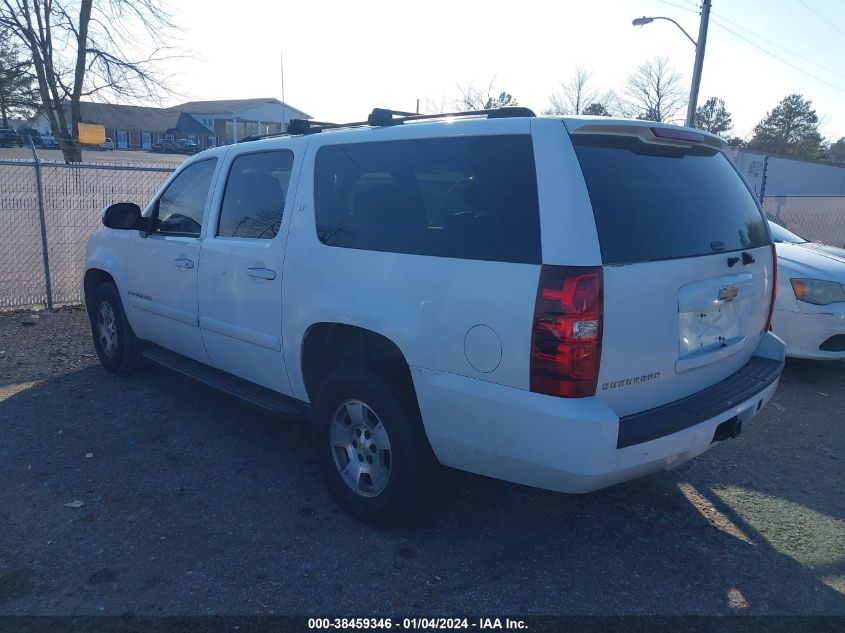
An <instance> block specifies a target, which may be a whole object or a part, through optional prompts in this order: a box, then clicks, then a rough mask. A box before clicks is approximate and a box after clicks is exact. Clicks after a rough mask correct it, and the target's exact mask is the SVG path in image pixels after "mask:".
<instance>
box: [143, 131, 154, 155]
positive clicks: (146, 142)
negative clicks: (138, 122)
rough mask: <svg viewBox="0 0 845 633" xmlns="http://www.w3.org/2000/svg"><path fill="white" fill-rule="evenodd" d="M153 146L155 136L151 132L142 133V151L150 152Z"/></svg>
mask: <svg viewBox="0 0 845 633" xmlns="http://www.w3.org/2000/svg"><path fill="white" fill-rule="evenodd" d="M152 146H153V135H152V134H151V133H150V132H141V149H143V150H147V151H149V150H150V148H151V147H152Z"/></svg>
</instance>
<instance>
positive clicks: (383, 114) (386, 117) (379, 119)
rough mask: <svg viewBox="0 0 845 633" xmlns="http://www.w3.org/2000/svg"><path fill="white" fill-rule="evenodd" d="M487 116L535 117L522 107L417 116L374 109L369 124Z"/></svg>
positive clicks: (530, 111)
mask: <svg viewBox="0 0 845 633" xmlns="http://www.w3.org/2000/svg"><path fill="white" fill-rule="evenodd" d="M474 116H486V117H487V118H488V119H506V118H511V117H534V116H537V115H536V114H534V111H533V110H531V109H530V108H523V107H521V106H506V107H503V108H489V109H487V110H465V111H463V112H444V113H442V114H415V113H413V112H402V111H400V110H388V109H386V108H373V111H372V112H371V113H370V116H369V117H367V123H368V124H369V125H372V126H376V127H385V126H388V125H401V124H402V123H404V122H405V121H425V120H428V119H445V118H454V117H474ZM394 117H398V118H394Z"/></svg>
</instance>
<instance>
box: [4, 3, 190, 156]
mask: <svg viewBox="0 0 845 633" xmlns="http://www.w3.org/2000/svg"><path fill="white" fill-rule="evenodd" d="M0 27H2V28H6V29H8V30H9V32H10V33H12V34H13V36H14V37H16V38H17V39H18V40H19V41H20V42H21V44H22V45H23V47H24V49H25V50H27V51H28V53H29V54H31V55H32V63H33V68H34V70H35V76H36V79H37V82H38V92H39V96H40V99H41V107H42V110H43V113H44V115H45V116H46V117H47V120H48V121H49V123H50V127H51V128H52V129H53V133H54V134H55V135H56V140H57V141H58V142H59V147H60V148H61V150H62V153H63V154H64V158H65V161H67V162H79V161H80V160H82V148H81V145H80V143H79V137H78V136H77V134H76V131H77V130H78V127H77V126H78V124H79V122H80V107H79V103H80V101H81V100H82V99H83V98H90V97H93V96H99V97H100V98H102V99H115V98H123V99H131V100H136V101H137V100H142V101H150V100H160V99H161V97H162V96H163V95H164V94H167V93H168V89H167V86H166V85H165V82H164V80H163V79H162V78H161V76H160V75H159V74H158V73H157V72H156V66H157V63H158V62H161V61H163V60H165V59H168V58H170V57H173V55H171V51H172V49H171V47H169V46H168V45H167V42H168V41H169V40H170V36H171V35H172V32H173V31H174V28H175V27H174V25H173V23H172V21H171V19H170V16H169V15H168V14H167V13H166V12H165V11H164V10H163V9H161V8H160V7H159V5H158V2H157V0H0Z"/></svg>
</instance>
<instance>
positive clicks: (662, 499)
mask: <svg viewBox="0 0 845 633" xmlns="http://www.w3.org/2000/svg"><path fill="white" fill-rule="evenodd" d="M843 383H845V364H842V365H840V366H838V367H832V366H826V367H824V368H820V369H817V368H816V365H810V366H805V365H804V364H795V363H790V364H789V366H788V367H787V370H786V372H785V374H784V379H783V383H782V386H781V390H780V391H779V393H778V396H777V398H776V400H775V402H774V403H773V405H770V407H769V408H767V409H765V410H764V411H763V412H762V413H761V414H760V416H759V417H758V418H757V419H755V422H754V424H753V425H752V427H751V428H750V429H748V430H747V432H745V433H744V434H743V436H742V437H740V438H739V439H737V440H733V441H730V442H726V443H724V444H723V445H721V446H717V447H715V449H714V450H713V451H710V452H709V453H707V454H706V455H704V456H702V457H700V458H699V459H697V460H694V461H693V462H690V463H689V464H687V465H684V466H682V467H680V468H678V469H676V470H674V471H670V472H667V473H661V474H657V475H653V476H650V477H646V478H644V479H642V480H638V481H635V482H629V483H627V484H623V485H620V486H616V487H613V488H610V489H608V490H604V491H600V492H597V493H593V494H590V495H582V496H572V495H562V494H556V493H551V492H547V491H541V490H535V489H531V488H526V487H523V486H518V485H514V484H508V483H505V482H500V481H495V480H491V479H486V478H483V477H477V476H473V475H469V474H466V473H460V472H457V471H451V470H449V471H446V472H445V473H444V474H443V476H442V478H441V480H440V481H438V482H432V484H431V485H432V494H433V496H434V497H435V502H434V503H433V505H432V507H431V508H429V509H428V510H427V511H426V513H425V515H424V516H423V517H421V518H420V519H418V520H417V521H416V522H415V523H414V524H413V525H409V526H405V527H402V528H397V529H393V530H381V531H380V530H376V529H373V528H371V527H368V526H365V525H362V524H360V523H358V522H356V521H354V520H352V519H350V518H348V517H346V516H345V515H343V514H342V513H340V512H339V511H338V510H337V508H336V507H335V506H334V504H333V503H332V502H331V500H330V499H329V498H328V496H327V494H326V493H325V491H324V489H323V486H322V484H321V482H320V480H319V476H318V473H317V468H316V466H315V465H314V461H313V458H312V452H311V450H312V449H311V446H310V434H309V432H308V427H307V424H305V423H304V422H305V421H304V420H280V419H278V418H276V417H274V416H271V415H268V414H265V413H263V412H261V411H258V410H255V409H252V408H250V407H248V406H245V405H243V404H242V403H240V402H238V401H236V400H233V399H231V398H228V397H226V396H224V395H221V394H218V393H215V392H213V391H211V390H208V389H206V388H204V387H202V386H199V385H197V384H195V383H193V382H191V381H189V380H187V379H184V378H182V377H180V376H178V375H175V374H172V373H170V372H166V371H163V370H157V369H152V368H150V369H146V370H144V371H142V372H139V373H138V374H133V375H130V376H114V375H111V374H108V373H107V372H105V371H103V370H102V369H100V368H99V367H91V368H87V369H83V370H79V371H76V372H73V373H68V374H65V375H62V376H59V377H57V378H52V379H49V380H46V381H43V382H40V383H38V384H36V385H33V386H28V387H20V389H19V390H16V389H15V388H14V386H7V387H6V388H5V390H4V391H3V394H5V395H2V396H0V398H2V399H0V428H2V430H3V433H4V438H6V439H4V442H3V443H2V445H0V481H3V482H4V487H5V493H4V496H3V505H2V509H0V517H1V518H2V521H3V523H4V525H5V526H6V528H5V529H4V531H5V538H6V539H8V540H7V542H8V543H10V544H11V545H12V547H10V548H9V549H8V551H5V552H0V613H2V614H9V613H27V614H56V613H59V614H93V613H118V614H119V613H124V612H133V613H137V614H159V613H168V614H252V613H264V614H267V613H271V612H273V613H277V614H280V613H301V614H309V613H310V614H314V613H318V614H325V613H332V614H336V613H343V614H357V615H374V614H379V613H394V614H395V613H397V612H398V613H407V614H415V613H416V614H423V615H430V614H433V613H444V614H445V613H452V614H455V613H480V614H491V613H500V614H501V613H521V614H557V613H567V614H608V613H611V614H666V615H671V614H733V613H740V614H744V613H748V614H773V613H774V614H790V615H794V614H840V615H842V614H845V595H843V591H845V588H843V585H842V582H843V578H845V560H843V558H845V556H844V555H843V553H844V552H845V542H843V538H845V537H843V517H845V512H843V495H842V492H841V482H842V481H843V480H844V479H845V478H843V476H842V475H843V461H842V460H841V459H836V454H837V453H836V451H841V450H842V448H841V447H842V446H845V441H843V439H844V438H843V425H842V420H841V411H842V397H843V396H842V392H843V391H845V390H843V389H842V385H843ZM837 389H838V392H837V391H836V390H837ZM818 393H827V394H828V395H827V396H819V395H817V394H818ZM775 405H777V406H775ZM778 407H779V408H778ZM837 410H838V411H839V412H840V415H838V416H837V414H836V412H837ZM797 431H801V432H797ZM828 454H829V455H833V457H830V456H829V455H828ZM834 484H835V485H834ZM73 502H82V505H79V504H76V503H73ZM66 504H70V505H71V506H74V505H78V506H79V507H68V506H67V505H66ZM362 586H365V587H366V591H362V590H361V587H362Z"/></svg>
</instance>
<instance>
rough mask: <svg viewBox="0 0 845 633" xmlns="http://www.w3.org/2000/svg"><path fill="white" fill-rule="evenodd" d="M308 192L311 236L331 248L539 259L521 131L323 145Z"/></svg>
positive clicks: (526, 140)
mask: <svg viewBox="0 0 845 633" xmlns="http://www.w3.org/2000/svg"><path fill="white" fill-rule="evenodd" d="M314 195H315V206H316V209H315V211H316V218H317V235H318V237H319V239H320V241H322V242H323V243H324V244H327V245H329V246H338V247H344V248H357V249H363V250H374V251H390V252H398V253H413V254H418V255H434V256H440V257H455V258H461V259H480V260H490V261H506V262H517V263H539V262H540V218H539V208H538V207H539V204H538V199H537V177H536V173H535V168H534V152H533V146H532V142H531V137H530V136H528V135H501V136H475V137H472V136H471V137H452V138H436V139H420V140H408V141H385V142H371V143H356V144H348V145H327V146H325V147H322V148H321V149H320V150H319V151H318V152H317V159H316V170H315V185H314Z"/></svg>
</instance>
